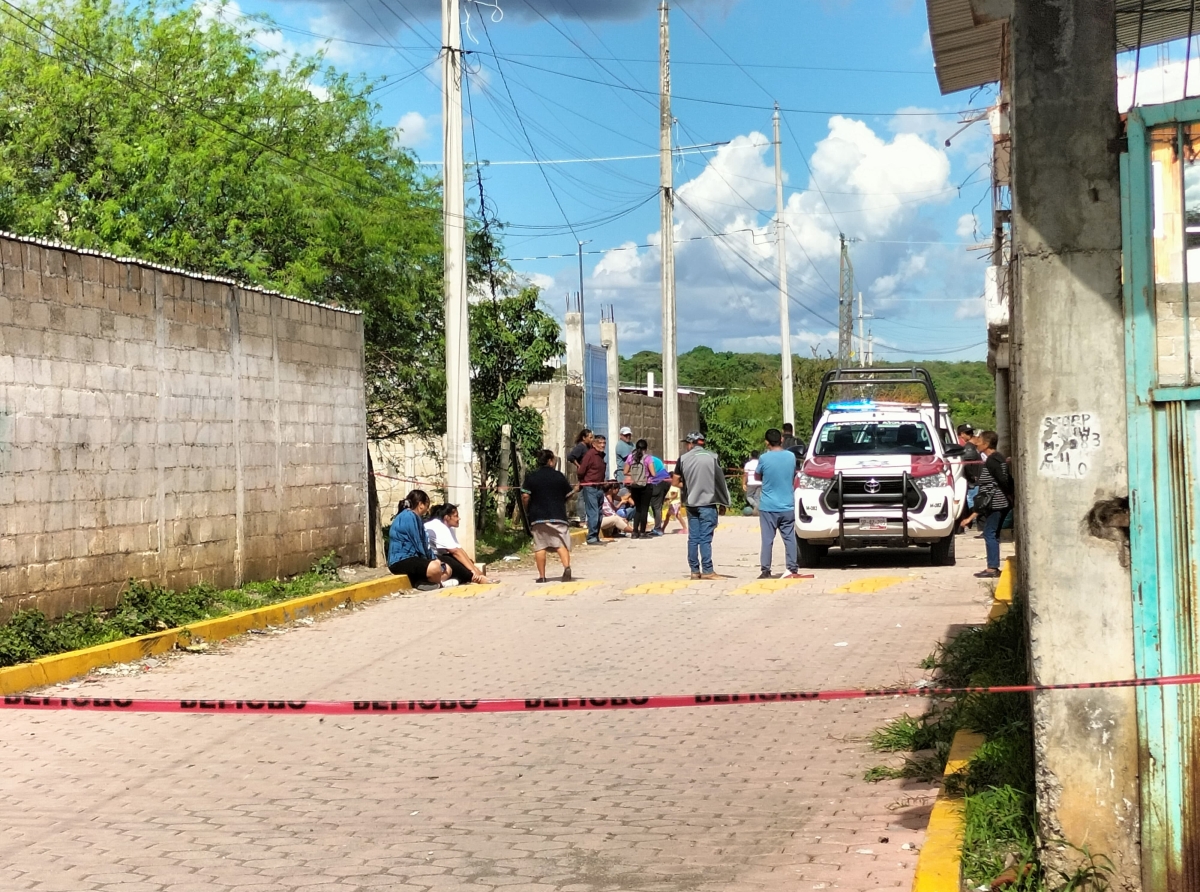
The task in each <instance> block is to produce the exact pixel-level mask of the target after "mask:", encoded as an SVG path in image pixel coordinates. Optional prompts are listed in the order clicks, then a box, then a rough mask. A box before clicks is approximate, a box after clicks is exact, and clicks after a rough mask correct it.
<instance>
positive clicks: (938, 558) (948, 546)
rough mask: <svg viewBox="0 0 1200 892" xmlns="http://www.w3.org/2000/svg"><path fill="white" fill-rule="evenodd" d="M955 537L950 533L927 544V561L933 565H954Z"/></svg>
mask: <svg viewBox="0 0 1200 892" xmlns="http://www.w3.org/2000/svg"><path fill="white" fill-rule="evenodd" d="M956 538H957V537H956V536H955V535H954V534H953V533H951V534H950V535H949V536H947V537H946V538H945V539H939V540H938V541H937V542H934V543H933V544H932V545H930V546H929V563H930V564H931V565H933V566H934V567H953V566H954V540H955V539H956Z"/></svg>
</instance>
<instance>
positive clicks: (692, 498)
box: [671, 431, 729, 579]
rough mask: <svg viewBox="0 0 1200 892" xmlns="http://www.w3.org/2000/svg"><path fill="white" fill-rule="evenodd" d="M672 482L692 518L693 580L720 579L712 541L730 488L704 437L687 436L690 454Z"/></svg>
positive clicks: (690, 553) (689, 553)
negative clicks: (715, 570) (678, 489)
mask: <svg viewBox="0 0 1200 892" xmlns="http://www.w3.org/2000/svg"><path fill="white" fill-rule="evenodd" d="M671 481H672V482H673V483H674V484H675V485H676V486H678V487H679V488H680V491H681V492H682V493H683V503H684V504H685V505H686V506H687V516H688V550H687V558H688V567H690V568H691V571H692V579H720V578H721V577H720V576H719V575H717V574H716V573H715V572H714V571H713V559H712V541H713V534H714V533H715V532H716V530H717V516H718V514H719V509H720V508H722V507H724V508H728V507H729V487H728V486H727V485H726V484H725V472H724V470H723V469H722V468H721V460H720V459H719V458H718V457H717V454H716V453H715V452H709V451H708V450H707V449H705V448H704V434H702V433H700V432H699V431H692V432H691V433H690V434H688V435H687V451H686V452H685V453H684V454H683V455H681V456H680V457H679V461H677V462H675V471H674V472H673V473H672V474H671Z"/></svg>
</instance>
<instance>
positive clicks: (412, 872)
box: [0, 517, 990, 892]
mask: <svg viewBox="0 0 1200 892" xmlns="http://www.w3.org/2000/svg"><path fill="white" fill-rule="evenodd" d="M684 545H685V537H684V536H682V535H668V536H666V537H664V538H662V539H658V540H652V541H629V540H624V541H618V542H616V543H613V544H610V545H608V546H606V547H604V548H591V549H587V548H579V549H577V550H576V564H575V575H576V580H577V581H576V582H575V583H573V584H571V585H548V586H537V585H534V583H533V574H532V573H530V572H525V571H522V572H520V573H516V572H513V573H509V574H507V575H506V574H500V578H501V580H502V581H501V583H500V584H499V585H498V586H495V587H491V588H487V589H485V590H482V591H480V590H479V589H477V588H472V587H468V588H460V589H451V590H447V591H446V592H444V593H423V592H411V593H405V594H403V595H399V596H395V597H393V598H390V599H388V600H386V601H383V602H379V603H375V604H371V605H368V606H366V607H364V608H363V609H359V610H354V611H351V612H346V611H343V612H339V613H337V614H335V615H333V616H330V617H327V618H324V619H318V620H317V621H316V622H314V623H312V624H311V625H301V626H297V627H295V628H293V629H291V630H289V631H287V632H285V633H283V634H264V635H250V636H245V637H243V638H242V639H239V640H237V641H234V642H229V643H226V644H223V645H217V646H214V647H213V648H212V650H211V651H209V652H207V653H203V654H180V655H178V656H175V657H172V658H170V659H167V660H164V661H162V662H161V663H160V664H159V665H156V666H153V667H152V668H150V669H148V670H146V671H139V672H138V673H137V674H131V675H117V674H110V675H104V676H93V677H92V678H90V679H87V680H84V681H83V682H82V683H80V682H75V683H73V684H72V685H66V686H63V687H61V688H56V689H53V692H55V693H58V692H61V691H63V690H68V689H69V690H73V691H76V692H78V693H80V694H88V695H91V696H118V695H126V696H133V697H150V698H152V697H164V698H174V697H189V696H194V697H200V698H210V697H229V698H234V697H254V698H292V699H300V698H308V699H341V698H353V699H371V698H381V699H409V698H414V697H415V698H439V697H441V698H459V697H464V698H466V697H469V698H476V697H484V698H486V697H513V696H517V697H535V696H536V697H547V696H567V695H570V696H579V695H596V696H604V695H637V694H657V693H662V694H667V693H679V694H689V693H695V692H701V691H702V692H720V691H777V690H794V689H811V688H834V687H837V688H842V687H855V688H859V687H875V686H881V685H892V684H896V683H900V682H906V681H913V680H915V679H917V678H920V677H922V676H923V672H922V670H921V669H919V668H918V664H919V663H920V661H921V659H922V658H923V657H925V656H926V655H927V654H929V653H930V651H931V650H933V647H934V645H935V643H936V642H937V641H939V640H941V639H942V638H944V637H945V636H946V634H947V631H948V630H949V629H951V628H952V627H954V626H956V625H959V624H965V623H978V622H981V621H983V619H984V618H985V616H986V613H987V605H988V603H989V599H990V594H989V591H988V588H987V587H986V586H985V585H984V584H983V583H981V582H980V581H979V580H976V579H974V578H972V576H971V574H972V573H973V572H974V571H976V570H978V569H981V568H982V566H983V560H982V555H983V548H982V543H981V542H979V541H977V540H975V539H974V538H972V537H971V536H965V537H962V538H960V540H959V542H958V547H959V565H958V566H957V567H953V568H932V567H930V566H929V565H928V554H927V552H925V551H919V550H915V549H914V550H912V551H910V552H888V553H869V554H866V555H864V554H861V553H860V554H857V555H850V556H848V557H842V556H840V555H838V554H837V553H836V552H835V553H834V554H833V555H832V556H831V559H830V561H829V565H828V566H827V567H826V568H824V569H821V570H817V571H815V572H816V578H815V579H808V580H802V581H799V582H795V583H791V584H785V583H783V582H782V581H778V580H777V581H772V582H769V583H766V584H763V583H758V582H756V581H755V577H756V576H757V575H758V557H757V550H758V525H757V520H755V519H752V518H741V517H737V518H728V519H724V520H723V521H722V522H721V526H720V529H719V531H718V533H717V540H716V548H715V552H716V557H717V570H718V572H721V573H724V574H728V578H724V579H722V580H720V581H716V582H707V581H701V582H693V581H689V580H688V579H686V576H687V566H686V563H685V561H684ZM781 563H782V554H781V553H780V548H779V546H778V543H777V546H776V559H775V569H776V570H777V571H778V570H779V569H780V565H781ZM923 705H924V704H923V703H922V702H918V701H913V700H898V699H886V700H872V701H849V702H846V703H787V704H765V705H760V704H755V705H735V706H728V707H720V708H711V709H708V708H706V709H673V710H658V711H639V712H626V713H621V712H617V713H614V712H572V713H567V714H546V713H537V714H526V715H521V714H515V715H482V714H480V715H432V716H430V715H425V716H415V717H409V716H405V715H364V716H351V717H337V718H325V719H319V718H317V717H315V716H290V717H266V716H264V717H250V716H247V715H245V714H237V715H210V716H181V715H116V714H85V713H79V712H76V713H21V712H9V713H5V714H4V720H3V726H2V727H0V746H2V747H3V751H4V754H5V771H4V773H3V775H2V776H0V814H2V815H3V818H2V819H0V825H2V827H3V833H0V888H2V889H4V890H36V892H54V890H61V892H91V890H102V892H167V890H169V892H223V890H235V889H236V890H239V892H268V890H269V892H277V890H278V892H285V890H305V892H352V890H376V889H378V890H398V892H426V890H429V892H450V890H456V889H464V890H465V889H472V890H486V889H492V888H497V889H501V888H502V889H505V890H513V892H517V890H521V892H524V890H539V892H542V890H544V892H552V890H561V892H605V890H614V892H616V890H639V892H641V890H644V892H685V890H686V892H690V890H696V892H716V890H723V892H737V890H789V892H791V890H810V889H850V890H854V889H869V888H877V887H884V888H904V889H907V888H908V887H909V885H910V884H911V881H912V873H913V868H914V864H915V860H916V851H917V848H919V846H920V845H921V843H922V839H923V833H924V827H925V823H926V820H927V817H928V814H929V808H930V806H931V804H932V799H933V795H934V794H935V792H936V791H935V788H933V787H932V786H930V785H928V784H923V783H914V782H911V781H884V782H882V783H879V784H868V783H865V782H864V781H863V779H862V777H863V772H864V771H865V770H866V769H867V768H869V767H870V766H872V765H874V764H878V763H879V762H882V761H886V760H887V758H888V757H884V756H881V755H879V754H875V753H872V752H870V750H869V748H868V747H867V744H866V741H865V737H866V735H867V734H869V732H870V731H871V730H872V729H873V728H875V727H877V726H878V725H880V724H882V723H883V722H884V721H886V720H887V719H889V718H891V717H894V716H896V715H899V714H900V713H902V712H905V711H908V712H912V713H918V712H920V711H921V709H922V708H923Z"/></svg>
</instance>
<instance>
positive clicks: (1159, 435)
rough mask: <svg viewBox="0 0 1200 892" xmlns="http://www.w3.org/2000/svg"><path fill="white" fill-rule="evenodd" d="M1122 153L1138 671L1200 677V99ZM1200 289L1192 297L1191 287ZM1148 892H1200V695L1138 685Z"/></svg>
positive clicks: (1179, 107) (1153, 116) (1168, 114)
mask: <svg viewBox="0 0 1200 892" xmlns="http://www.w3.org/2000/svg"><path fill="white" fill-rule="evenodd" d="M1128 136H1129V150H1128V153H1127V154H1126V155H1123V156H1122V158H1121V186H1122V226H1123V230H1124V242H1125V264H1124V265H1125V269H1124V278H1125V283H1124V284H1125V332H1126V341H1125V345H1126V347H1125V349H1126V357H1125V363H1126V373H1127V382H1128V386H1127V388H1126V389H1127V393H1128V409H1129V489H1130V554H1131V560H1132V572H1133V586H1134V647H1135V658H1136V665H1137V672H1138V675H1139V676H1140V677H1143V678H1153V677H1156V676H1160V675H1176V674H1181V673H1194V672H1200V588H1198V580H1197V561H1198V560H1200V536H1198V531H1200V515H1198V514H1197V511H1198V503H1200V501H1198V499H1197V494H1196V484H1197V478H1196V472H1197V469H1198V468H1200V456H1198V452H1197V443H1198V442H1200V102H1198V101H1197V100H1185V101H1183V102H1176V103H1169V104H1166V105H1158V106H1149V107H1144V108H1136V109H1133V110H1132V111H1131V112H1130V113H1129V120H1128ZM1192 282H1196V283H1197V288H1196V293H1195V294H1191V293H1190V290H1191V283H1192ZM1137 696H1138V734H1139V741H1140V745H1141V747H1140V748H1141V800H1142V801H1141V806H1142V857H1143V862H1144V863H1143V874H1144V876H1143V879H1144V886H1145V889H1146V892H1160V890H1161V892H1166V890H1172V892H1176V890H1179V892H1184V890H1186V892H1200V687H1197V686H1184V687H1169V688H1144V689H1141V690H1139V691H1138V695H1137Z"/></svg>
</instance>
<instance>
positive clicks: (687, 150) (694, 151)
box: [417, 142, 755, 167]
mask: <svg viewBox="0 0 1200 892" xmlns="http://www.w3.org/2000/svg"><path fill="white" fill-rule="evenodd" d="M727 145H729V143H728V142H709V143H704V144H703V145H699V146H680V147H679V148H677V149H673V150H672V152H673V153H674V154H676V155H702V154H704V153H703V151H701V150H702V149H707V148H711V147H713V146H727ZM735 148H747V149H749V148H755V147H754V146H743V147H735ZM658 157H659V155H658V153H657V152H655V153H654V154H645V155H610V156H608V157H606V158H541V159H538V158H520V159H516V160H510V161H476V162H475V163H476V164H479V165H480V166H482V167H489V166H515V165H520V164H592V163H599V162H607V161H638V160H641V159H644V158H658ZM417 163H418V164H424V165H430V166H432V165H438V166H440V165H441V163H442V162H441V161H418V162H417Z"/></svg>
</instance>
